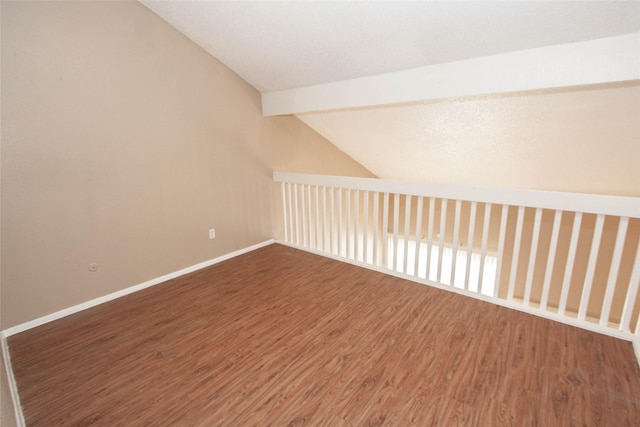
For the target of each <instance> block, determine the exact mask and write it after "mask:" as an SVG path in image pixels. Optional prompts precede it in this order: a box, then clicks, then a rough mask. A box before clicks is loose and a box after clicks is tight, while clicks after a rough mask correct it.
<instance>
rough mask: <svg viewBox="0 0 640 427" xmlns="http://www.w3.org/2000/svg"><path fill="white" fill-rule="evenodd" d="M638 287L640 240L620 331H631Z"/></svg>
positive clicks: (639, 284) (638, 331)
mask: <svg viewBox="0 0 640 427" xmlns="http://www.w3.org/2000/svg"><path fill="white" fill-rule="evenodd" d="M638 287H640V239H638V244H637V245H636V257H635V261H634V262H633V270H632V271H631V278H630V279H629V287H628V288H627V296H626V298H625V300H624V306H623V308H622V320H621V322H620V328H619V329H620V330H621V331H623V332H627V331H629V326H630V324H631V316H632V315H633V307H634V305H635V303H636V297H637V295H638ZM638 322H640V315H638ZM634 333H635V334H640V330H638V327H637V326H636V329H635V331H634Z"/></svg>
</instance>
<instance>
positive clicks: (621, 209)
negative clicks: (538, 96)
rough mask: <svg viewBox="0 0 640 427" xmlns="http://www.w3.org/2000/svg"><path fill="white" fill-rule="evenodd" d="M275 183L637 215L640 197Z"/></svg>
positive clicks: (322, 180) (372, 183) (321, 180)
mask: <svg viewBox="0 0 640 427" xmlns="http://www.w3.org/2000/svg"><path fill="white" fill-rule="evenodd" d="M273 179H274V181H276V182H288V183H295V184H307V185H318V186H325V187H336V188H348V189H352V190H364V191H377V192H381V193H397V194H405V195H410V196H422V197H436V198H443V199H452V200H464V201H470V202H474V201H475V202H482V203H495V204H501V205H513V206H525V207H531V208H543V209H554V210H562V211H573V212H583V213H592V214H603V215H615V216H627V217H631V218H640V197H625V196H610V195H602V194H583V193H563V192H557V191H539V190H522V189H514V188H497V187H496V188H489V187H467V186H458V185H446V184H433V183H426V182H417V181H401V180H390V179H379V178H359V177H348V176H333V175H313V174H302V173H288V172H274V173H273Z"/></svg>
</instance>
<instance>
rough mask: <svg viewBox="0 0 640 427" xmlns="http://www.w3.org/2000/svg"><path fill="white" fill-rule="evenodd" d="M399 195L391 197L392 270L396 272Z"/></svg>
mask: <svg viewBox="0 0 640 427" xmlns="http://www.w3.org/2000/svg"><path fill="white" fill-rule="evenodd" d="M399 216H400V195H399V194H398V193H395V194H394V195H393V270H394V271H398V227H399V223H400V218H399Z"/></svg>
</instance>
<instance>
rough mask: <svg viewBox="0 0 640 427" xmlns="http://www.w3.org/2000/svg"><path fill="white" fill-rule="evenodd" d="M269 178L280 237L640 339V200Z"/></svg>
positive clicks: (365, 181)
mask: <svg viewBox="0 0 640 427" xmlns="http://www.w3.org/2000/svg"><path fill="white" fill-rule="evenodd" d="M274 180H275V181H276V182H279V183H280V186H281V193H280V194H281V198H282V212H281V214H282V230H281V233H280V234H281V235H280V236H279V239H280V240H281V241H282V242H283V243H286V244H288V245H291V246H295V247H298V248H302V249H305V250H310V251H313V252H317V253H322V254H325V255H328V256H331V257H335V258H340V259H344V260H347V261H349V262H353V263H357V264H360V265H364V266H367V267H370V268H374V269H377V270H382V271H386V272H388V273H390V274H395V275H399V276H402V277H406V278H409V279H411V280H415V281H418V282H421V283H425V284H429V285H432V286H437V287H441V288H446V289H449V290H452V291H454V292H459V293H463V294H466V295H469V296H473V297H476V298H480V299H485V300H490V301H492V302H494V303H497V304H500V305H505V306H508V307H512V308H516V309H519V310H522V311H526V312H529V313H533V314H537V315H540V316H543V317H547V318H552V319H555V320H559V321H561V322H564V323H568V324H572V325H576V326H580V327H583V328H587V329H590V330H595V331H598V332H603V333H606V334H609V335H613V336H617V337H620V338H624V339H629V340H631V339H634V338H635V339H638V337H640V315H639V312H640V298H639V295H638V288H639V286H640V198H636V197H618V196H605V195H592V194H576V193H560V192H545V191H531V190H516V189H506V188H474V187H460V186H448V185H434V184H426V183H418V182H406V181H394V180H382V179H371V178H353V177H337V176H322V175H307V174H293V173H280V172H276V173H274ZM460 264H462V265H460Z"/></svg>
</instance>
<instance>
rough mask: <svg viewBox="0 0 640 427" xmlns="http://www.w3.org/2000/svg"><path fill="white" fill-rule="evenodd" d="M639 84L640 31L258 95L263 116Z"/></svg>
mask: <svg viewBox="0 0 640 427" xmlns="http://www.w3.org/2000/svg"><path fill="white" fill-rule="evenodd" d="M631 80H640V33H632V34H626V35H622V36H617V37H609V38H604V39H598V40H591V41H586V42H578V43H571V44H563V45H555V46H548V47H543V48H537V49H528V50H521V51H517V52H510V53H505V54H500V55H492V56H485V57H480V58H473V59H467V60H463V61H456V62H449V63H445V64H437V65H430V66H426V67H419V68H413V69H410V70H405V71H398V72H393V73H386V74H380V75H376V76H370V77H362V78H357V79H351V80H342V81H338V82H333V83H326V84H320V85H315V86H307V87H303V88H299V89H291V90H283V91H279V92H269V93H263V94H262V113H263V115H264V116H275V115H283V114H299V113H307V112H317V111H325V110H338V109H345V108H363V107H372V106H378V105H388V104H400V103H407V102H419V101H427V100H435V99H447V98H457V97H464V96H476V95H487V94H500V93H511V92H521V91H531V90H540V89H552V88H562V87H572V86H582V85H593V84H603V83H613V82H623V81H631Z"/></svg>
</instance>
